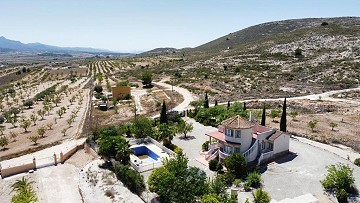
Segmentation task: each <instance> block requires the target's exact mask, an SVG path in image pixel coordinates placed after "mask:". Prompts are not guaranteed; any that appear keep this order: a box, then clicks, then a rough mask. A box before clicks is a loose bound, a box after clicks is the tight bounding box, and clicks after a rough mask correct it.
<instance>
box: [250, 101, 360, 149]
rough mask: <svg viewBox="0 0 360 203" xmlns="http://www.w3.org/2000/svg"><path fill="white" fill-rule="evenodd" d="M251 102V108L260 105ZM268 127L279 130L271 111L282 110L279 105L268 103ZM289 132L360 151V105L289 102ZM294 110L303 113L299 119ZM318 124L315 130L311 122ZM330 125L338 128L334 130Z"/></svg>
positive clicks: (278, 124)
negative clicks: (333, 124)
mask: <svg viewBox="0 0 360 203" xmlns="http://www.w3.org/2000/svg"><path fill="white" fill-rule="evenodd" d="M256 104H258V103H249V104H247V105H248V106H258V105H256ZM266 104H267V105H269V106H270V107H267V118H266V125H267V126H270V127H273V128H276V129H279V126H280V123H279V122H280V118H275V119H272V118H271V117H270V116H269V114H270V111H271V109H270V108H275V109H279V110H281V108H280V105H281V104H282V102H281V101H279V102H267V103H266ZM287 107H288V109H287V115H288V116H287V130H288V132H289V133H290V134H293V135H298V136H301V137H306V138H309V139H311V140H315V141H319V142H323V143H328V144H332V145H338V144H342V145H345V146H348V147H351V148H352V149H354V150H355V151H357V152H360V106H359V105H349V104H346V103H343V102H330V101H309V100H298V101H288V102H287ZM292 111H297V112H299V115H298V116H296V117H295V118H292V117H291V116H290V114H291V112H292ZM314 120H316V121H317V124H316V126H315V128H314V130H312V129H311V128H310V127H309V125H308V123H309V121H314ZM330 123H335V124H336V125H337V126H336V127H334V128H333V129H332V127H331V126H330Z"/></svg>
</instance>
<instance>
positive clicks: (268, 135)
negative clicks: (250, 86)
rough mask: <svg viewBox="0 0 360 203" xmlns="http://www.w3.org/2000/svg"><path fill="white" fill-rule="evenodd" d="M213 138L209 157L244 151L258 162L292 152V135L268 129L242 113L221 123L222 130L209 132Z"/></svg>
mask: <svg viewBox="0 0 360 203" xmlns="http://www.w3.org/2000/svg"><path fill="white" fill-rule="evenodd" d="M206 135H207V136H209V139H210V143H211V144H210V146H209V151H207V152H206V153H205V159H206V160H211V159H214V158H217V157H218V158H219V160H220V161H221V160H223V159H225V158H226V157H227V156H229V155H230V154H233V153H242V154H243V155H244V156H245V158H246V160H247V161H248V162H254V161H257V162H258V164H260V163H263V162H267V161H270V160H272V159H275V158H276V157H279V156H282V155H284V154H287V153H288V152H289V140H290V136H289V135H288V134H286V133H284V132H281V131H276V130H275V129H271V128H267V127H264V126H261V125H259V124H258V123H256V122H255V121H253V119H252V116H251V115H250V120H247V119H244V118H243V117H241V116H239V115H238V116H234V117H231V118H229V119H227V120H225V121H223V122H222V123H221V125H220V126H219V127H218V131H215V132H211V133H207V134H206Z"/></svg>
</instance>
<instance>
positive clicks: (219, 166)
mask: <svg viewBox="0 0 360 203" xmlns="http://www.w3.org/2000/svg"><path fill="white" fill-rule="evenodd" d="M222 170H223V165H222V163H221V162H218V163H217V165H216V171H222Z"/></svg>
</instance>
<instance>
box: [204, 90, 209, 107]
mask: <svg viewBox="0 0 360 203" xmlns="http://www.w3.org/2000/svg"><path fill="white" fill-rule="evenodd" d="M204 108H209V98H208V95H207V92H205V101H204Z"/></svg>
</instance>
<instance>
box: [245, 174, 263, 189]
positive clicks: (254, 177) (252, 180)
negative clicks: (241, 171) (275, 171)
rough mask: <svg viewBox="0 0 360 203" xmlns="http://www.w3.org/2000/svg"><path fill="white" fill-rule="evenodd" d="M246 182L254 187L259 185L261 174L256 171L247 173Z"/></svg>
mask: <svg viewBox="0 0 360 203" xmlns="http://www.w3.org/2000/svg"><path fill="white" fill-rule="evenodd" d="M246 184H247V185H248V186H249V187H254V188H257V187H259V186H260V184H261V175H260V174H259V173H258V172H256V171H253V172H251V173H249V174H248V176H247V177H246Z"/></svg>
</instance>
